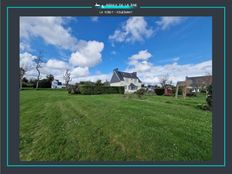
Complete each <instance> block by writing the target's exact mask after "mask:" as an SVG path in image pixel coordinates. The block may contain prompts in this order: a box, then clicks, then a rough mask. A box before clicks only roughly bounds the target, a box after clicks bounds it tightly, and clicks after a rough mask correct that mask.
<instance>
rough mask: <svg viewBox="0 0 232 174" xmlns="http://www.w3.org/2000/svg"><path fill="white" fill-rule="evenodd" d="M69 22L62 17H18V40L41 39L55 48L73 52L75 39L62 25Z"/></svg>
mask: <svg viewBox="0 0 232 174" xmlns="http://www.w3.org/2000/svg"><path fill="white" fill-rule="evenodd" d="M67 20H70V19H69V18H65V17H64V18H62V17H52V16H50V17H49V16H46V17H38V16H37V17H20V39H21V40H23V39H24V40H27V41H29V40H30V39H31V38H33V37H41V38H42V39H43V40H44V41H45V42H46V43H48V44H52V45H55V46H57V47H60V48H63V49H68V50H74V49H75V48H76V42H77V41H76V38H75V37H73V36H72V35H71V32H70V28H69V29H66V28H65V27H64V26H63V24H65V23H66V22H67Z"/></svg>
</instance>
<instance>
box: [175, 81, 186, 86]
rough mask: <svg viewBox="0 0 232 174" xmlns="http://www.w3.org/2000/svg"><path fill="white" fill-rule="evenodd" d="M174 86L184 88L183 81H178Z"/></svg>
mask: <svg viewBox="0 0 232 174" xmlns="http://www.w3.org/2000/svg"><path fill="white" fill-rule="evenodd" d="M176 85H179V86H184V85H185V81H179V82H177V84H176Z"/></svg>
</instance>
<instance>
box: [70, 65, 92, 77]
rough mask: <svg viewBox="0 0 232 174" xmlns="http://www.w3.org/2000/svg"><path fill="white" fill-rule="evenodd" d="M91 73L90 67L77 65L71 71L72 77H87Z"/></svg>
mask: <svg viewBox="0 0 232 174" xmlns="http://www.w3.org/2000/svg"><path fill="white" fill-rule="evenodd" d="M88 75H89V68H88V67H76V68H74V69H73V70H72V71H71V77H72V78H78V77H85V76H88Z"/></svg>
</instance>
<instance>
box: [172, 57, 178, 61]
mask: <svg viewBox="0 0 232 174" xmlns="http://www.w3.org/2000/svg"><path fill="white" fill-rule="evenodd" d="M178 60H180V57H174V58H173V59H172V61H174V62H177V61H178Z"/></svg>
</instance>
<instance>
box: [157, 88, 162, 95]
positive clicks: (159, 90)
mask: <svg viewBox="0 0 232 174" xmlns="http://www.w3.org/2000/svg"><path fill="white" fill-rule="evenodd" d="M155 93H156V95H164V88H155Z"/></svg>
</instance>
